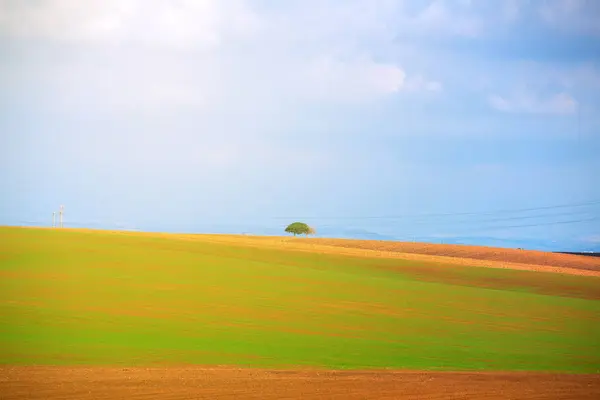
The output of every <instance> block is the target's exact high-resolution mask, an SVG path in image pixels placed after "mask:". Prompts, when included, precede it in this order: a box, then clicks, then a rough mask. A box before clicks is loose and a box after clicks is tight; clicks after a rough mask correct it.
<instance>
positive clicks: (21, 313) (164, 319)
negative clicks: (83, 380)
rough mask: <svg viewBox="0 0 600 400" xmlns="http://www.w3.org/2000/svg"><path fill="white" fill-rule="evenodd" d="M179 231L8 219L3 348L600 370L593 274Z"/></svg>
mask: <svg viewBox="0 0 600 400" xmlns="http://www.w3.org/2000/svg"><path fill="white" fill-rule="evenodd" d="M182 238H183V237H179V236H177V235H168V236H165V235H162V236H158V235H157V236H153V235H136V234H127V235H124V234H117V233H108V232H101V231H87V232H85V231H69V230H63V231H59V230H43V229H22V228H0V364H12V365H75V364H79V365H81V364H85V365H120V366H126V365H127V366H134V365H186V364H200V365H242V366H248V367H294V368H297V367H321V368H337V369H339V368H353V369H358V368H402V369H432V370H455V371H456V370H496V371H498V370H505V371H506V370H537V371H565V372H594V373H595V372H598V371H599V370H600V301H599V300H600V278H597V277H583V276H570V275H563V274H553V273H540V272H531V271H514V270H507V269H492V268H477V267H466V266H457V265H452V266H449V265H445V264H440V263H432V262H430V263H426V262H417V261H414V260H401V259H385V258H366V257H351V256H348V255H335V254H311V253H308V252H297V251H292V250H278V249H274V248H260V247H256V246H255V247H245V246H236V245H235V244H234V243H214V242H209V241H206V240H203V239H202V237H201V236H199V237H198V238H197V239H194V238H192V239H190V236H189V235H188V236H186V237H185V240H184V239H182ZM240 240H243V239H240Z"/></svg>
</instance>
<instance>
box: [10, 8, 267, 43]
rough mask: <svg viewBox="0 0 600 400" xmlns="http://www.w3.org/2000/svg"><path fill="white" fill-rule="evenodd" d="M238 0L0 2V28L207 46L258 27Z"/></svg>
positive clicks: (73, 38) (64, 37) (70, 37)
mask: <svg viewBox="0 0 600 400" xmlns="http://www.w3.org/2000/svg"><path fill="white" fill-rule="evenodd" d="M258 25H259V22H258V18H257V16H256V15H255V14H254V13H252V12H251V11H250V10H249V9H248V8H247V7H246V6H245V5H244V3H243V2H242V1H238V0H222V1H214V0H179V1H160V0H143V1H142V0H103V1H100V0H86V1H85V2H82V1H76V0H75V1H74V0H44V1H39V2H35V3H33V2H6V1H5V2H3V3H2V4H0V31H2V32H4V33H5V34H8V35H10V36H12V37H17V38H18V37H22V38H43V39H54V40H59V41H64V42H70V43H99V44H107V43H110V44H138V45H144V46H170V47H175V48H189V47H194V48H213V47H215V46H218V45H219V43H220V42H221V41H222V40H223V39H224V37H239V36H244V35H249V34H252V33H254V32H255V31H256V30H257V29H258Z"/></svg>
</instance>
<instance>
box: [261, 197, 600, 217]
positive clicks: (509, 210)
mask: <svg viewBox="0 0 600 400" xmlns="http://www.w3.org/2000/svg"><path fill="white" fill-rule="evenodd" d="M591 205H600V200H594V201H589V202H585V203H572V204H559V205H554V206H544V207H531V208H515V209H504V210H496V211H487V212H458V213H436V214H412V215H411V214H404V215H379V216H360V217H339V216H338V217H322V216H321V217H315V216H313V217H292V218H290V217H272V218H270V219H277V220H279V219H285V220H289V219H306V220H315V219H319V220H323V219H327V220H361V219H401V218H430V217H454V216H467V215H495V214H510V213H520V212H527V211H541V210H552V209H559V208H575V207H584V206H591Z"/></svg>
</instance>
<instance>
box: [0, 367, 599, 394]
mask: <svg viewBox="0 0 600 400" xmlns="http://www.w3.org/2000/svg"><path fill="white" fill-rule="evenodd" d="M598 398H600V375H590V374H588V375H568V374H543V373H520V372H514V373H508V372H507V373H489V372H416V371H407V372H400V371H318V370H312V371H311V370H297V371H285V370H253V369H228V368H200V367H161V368H106V367H97V368H88V367H0V399H4V400H13V399H14V400H16V399H28V400H36V399H44V400H53V399H61V400H70V399H73V400H75V399H76V400H89V399H111V400H112V399H114V400H117V399H131V400H135V399H168V400H176V399H211V400H212V399H248V400H251V399H261V400H266V399H314V400H316V399H340V400H353V399H412V400H416V399H419V400H425V399H427V400H450V399H473V400H484V399H489V400H492V399H537V400H542V399H548V400H549V399H565V400H566V399H572V400H587V399H594V400H595V399H598Z"/></svg>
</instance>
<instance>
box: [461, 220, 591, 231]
mask: <svg viewBox="0 0 600 400" xmlns="http://www.w3.org/2000/svg"><path fill="white" fill-rule="evenodd" d="M597 220H600V217H593V218H586V219H576V220H570V221H555V222H548V223H539V224H526V225H512V226H495V227H482V228H474V229H470V230H473V231H480V230H483V231H490V230H499V229H514V228H530V227H537V226H551V225H564V224H576V223H582V222H591V221H597Z"/></svg>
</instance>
